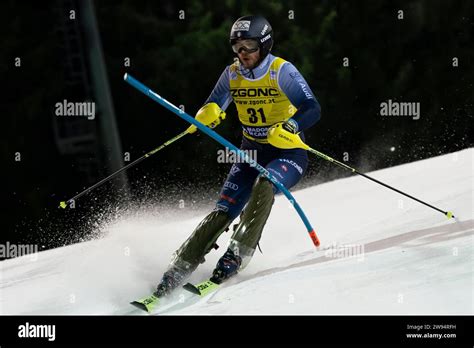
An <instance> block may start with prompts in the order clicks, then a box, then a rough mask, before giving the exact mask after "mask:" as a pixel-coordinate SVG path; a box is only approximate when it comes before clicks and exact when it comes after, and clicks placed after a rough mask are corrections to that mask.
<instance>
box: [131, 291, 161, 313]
mask: <svg viewBox="0 0 474 348" xmlns="http://www.w3.org/2000/svg"><path fill="white" fill-rule="evenodd" d="M159 301H160V298H159V297H158V296H156V295H155V294H152V295H150V296H147V297H144V298H141V299H139V300H136V301H132V302H130V304H132V305H133V306H135V307H137V308H139V309H142V310H144V311H147V312H148V313H151V312H152V311H153V309H154V308H155V307H156V306H157V305H158V303H159Z"/></svg>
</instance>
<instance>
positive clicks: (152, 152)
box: [59, 128, 191, 209]
mask: <svg viewBox="0 0 474 348" xmlns="http://www.w3.org/2000/svg"><path fill="white" fill-rule="evenodd" d="M188 133H191V132H190V129H189V128H188V129H186V130H185V131H184V132H182V133H180V134H178V135H177V136H175V137H174V138H172V139H170V140H168V141H167V142H165V143H164V144H162V145H160V146H158V147H157V148H156V149H153V150H151V151H149V152H147V153H146V154H144V155H143V156H142V157H140V158H137V159H136V160H135V161H133V162H132V163H129V164H127V165H126V166H124V167H122V168H120V169H119V170H117V171H116V172H114V173H112V174H110V175H109V176H108V177H106V178H104V179H102V180H100V181H99V182H97V183H95V184H94V185H92V186H91V187H89V188H86V189H85V190H84V191H82V192H80V193H78V194H77V195H75V196H74V197H72V198H70V199H68V200H67V201H61V202H60V203H59V207H60V208H63V209H66V207H67V206H68V205H69V204H71V203H72V202H73V201H74V200H76V199H77V198H79V197H81V196H83V195H85V194H86V193H88V192H90V191H92V190H93V189H95V188H96V187H99V186H100V185H102V184H103V183H105V182H106V181H108V180H110V179H112V178H113V177H114V176H116V175H117V174H119V173H121V172H123V171H124V170H127V169H128V168H130V167H133V166H134V165H136V164H138V163H140V162H141V161H143V160H144V159H145V158H148V157H150V156H151V155H154V154H155V153H157V152H158V151H160V150H161V149H163V148H165V147H166V146H168V145H170V144H172V143H174V142H175V141H176V140H178V139H181V138H182V137H184V136H185V135H186V134H188Z"/></svg>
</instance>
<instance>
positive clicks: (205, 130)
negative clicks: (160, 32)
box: [123, 73, 320, 246]
mask: <svg viewBox="0 0 474 348" xmlns="http://www.w3.org/2000/svg"><path fill="white" fill-rule="evenodd" d="M123 79H124V80H125V81H126V82H128V83H129V84H130V85H132V86H133V87H135V88H136V89H138V90H139V91H140V92H142V93H143V94H145V95H146V96H148V97H150V98H151V99H153V100H154V101H156V102H157V103H158V104H161V105H162V106H164V107H165V108H167V109H168V110H170V111H172V112H174V113H175V114H176V115H178V116H179V117H181V118H182V119H184V120H185V121H187V122H189V123H191V124H193V125H195V126H196V127H197V128H198V129H199V130H200V131H202V132H203V133H205V134H207V135H208V136H210V137H211V138H213V139H214V140H216V141H217V142H219V143H220V144H222V145H223V146H225V147H227V148H228V149H229V150H230V151H232V152H234V153H235V154H236V155H238V156H240V158H243V159H244V160H245V161H246V162H247V163H248V164H250V165H251V166H253V167H255V169H257V170H258V171H259V172H260V173H261V174H262V175H263V176H265V177H266V178H267V179H268V180H270V181H271V182H272V183H273V184H274V185H275V186H276V187H278V189H279V190H280V191H281V192H282V193H283V194H284V195H285V196H286V198H288V200H289V201H290V203H291V204H292V205H293V207H295V209H296V211H297V212H298V215H299V216H300V217H301V220H303V223H304V225H305V226H306V229H307V230H308V233H309V236H310V238H311V240H312V241H313V244H314V245H315V246H319V245H320V242H319V238H318V236H317V235H316V232H315V231H314V229H313V227H311V224H310V222H309V220H308V218H307V217H306V215H305V214H304V212H303V209H301V207H300V205H299V204H298V202H296V200H295V198H294V197H293V195H292V194H291V193H290V192H289V191H288V190H287V189H286V187H285V186H284V185H283V184H282V183H281V182H279V181H278V180H277V179H276V178H275V176H273V175H272V174H271V173H270V172H269V171H268V170H266V169H265V168H264V167H262V166H261V165H260V164H258V163H257V162H256V161H254V160H252V159H251V158H250V157H249V156H248V155H247V154H246V153H245V152H244V151H241V150H240V149H238V148H237V147H236V146H234V145H233V144H231V143H230V142H229V141H228V140H226V139H224V138H223V137H221V136H220V135H219V134H217V133H216V132H215V131H213V130H212V129H210V128H208V127H206V126H205V125H203V124H202V123H201V122H199V121H197V120H196V119H195V118H194V117H192V116H190V115H188V114H187V113H186V112H184V111H183V110H181V109H179V108H178V107H176V106H175V105H173V104H171V103H170V102H169V101H167V100H166V99H164V98H163V97H161V96H160V95H158V94H156V93H155V92H153V91H152V90H151V89H150V88H148V87H147V86H145V85H144V84H142V83H141V82H140V81H138V80H136V79H135V78H133V77H132V76H130V75H129V74H127V73H126V74H125V75H124V76H123Z"/></svg>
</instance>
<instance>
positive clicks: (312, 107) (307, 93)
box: [278, 62, 321, 132]
mask: <svg viewBox="0 0 474 348" xmlns="http://www.w3.org/2000/svg"><path fill="white" fill-rule="evenodd" d="M278 84H279V86H280V88H281V90H282V91H283V92H284V93H285V94H286V96H287V97H288V99H289V100H290V102H291V104H293V105H294V106H295V107H296V108H297V109H298V110H297V111H296V113H295V114H294V115H293V117H292V118H290V119H289V120H288V122H289V123H291V124H292V125H293V126H294V127H295V130H296V131H297V132H301V131H304V130H306V129H308V128H310V127H311V126H313V125H314V124H315V123H316V122H317V121H319V119H320V118H321V106H320V105H319V102H318V100H317V99H316V97H315V96H314V93H313V92H312V91H311V88H310V87H309V85H308V83H307V82H306V80H305V79H304V78H303V76H301V74H300V73H299V72H298V70H297V69H296V67H295V66H294V65H293V64H291V63H289V62H287V63H285V64H284V65H283V66H282V67H281V70H280V74H279V77H278Z"/></svg>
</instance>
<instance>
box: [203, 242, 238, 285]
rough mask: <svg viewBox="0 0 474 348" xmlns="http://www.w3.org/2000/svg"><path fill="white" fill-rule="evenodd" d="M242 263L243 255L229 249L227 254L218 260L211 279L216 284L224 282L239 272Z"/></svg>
mask: <svg viewBox="0 0 474 348" xmlns="http://www.w3.org/2000/svg"><path fill="white" fill-rule="evenodd" d="M241 264H242V259H241V257H240V256H239V255H236V254H234V252H233V251H232V250H231V249H227V251H226V252H225V254H224V255H223V256H222V257H221V258H220V259H219V261H218V262H217V265H216V268H215V269H214V271H213V272H212V277H211V279H210V280H211V281H212V282H214V283H216V284H220V283H222V282H223V281H224V280H226V279H229V278H230V277H232V276H233V275H234V274H237V272H238V270H239V268H240V265H241Z"/></svg>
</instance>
